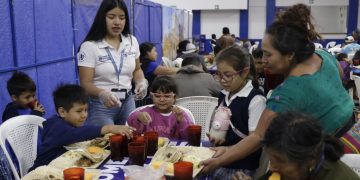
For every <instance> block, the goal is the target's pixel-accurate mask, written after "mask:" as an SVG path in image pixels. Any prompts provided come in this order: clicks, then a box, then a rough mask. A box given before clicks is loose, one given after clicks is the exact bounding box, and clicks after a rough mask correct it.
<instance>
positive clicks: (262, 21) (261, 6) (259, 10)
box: [248, 0, 266, 39]
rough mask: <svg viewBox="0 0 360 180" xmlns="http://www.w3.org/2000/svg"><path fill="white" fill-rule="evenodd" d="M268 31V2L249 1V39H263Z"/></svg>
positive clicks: (263, 0)
mask: <svg viewBox="0 0 360 180" xmlns="http://www.w3.org/2000/svg"><path fill="white" fill-rule="evenodd" d="M265 29H266V1H265V0H250V1H249V31H248V32H249V39H262V38H263V35H264V32H265Z"/></svg>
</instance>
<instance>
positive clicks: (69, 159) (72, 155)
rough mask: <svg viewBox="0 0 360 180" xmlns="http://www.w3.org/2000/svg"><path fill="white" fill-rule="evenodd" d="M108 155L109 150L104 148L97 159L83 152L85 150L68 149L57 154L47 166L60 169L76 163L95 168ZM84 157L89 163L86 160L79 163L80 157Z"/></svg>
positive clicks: (76, 164)
mask: <svg viewBox="0 0 360 180" xmlns="http://www.w3.org/2000/svg"><path fill="white" fill-rule="evenodd" d="M85 154H86V155H85ZM109 155H110V151H109V150H104V151H103V154H101V158H99V157H98V158H99V159H96V158H93V156H92V155H91V154H90V153H87V152H85V150H70V151H67V152H65V153H64V154H63V155H61V156H59V157H58V158H56V159H54V160H53V161H51V162H50V164H49V166H52V167H55V168H58V169H61V170H63V169H66V168H69V167H73V166H78V165H80V167H86V168H97V167H98V166H99V165H100V164H101V163H102V162H103V161H104V160H105V159H106V158H107V157H108V156H109ZM84 157H85V158H88V159H89V160H90V161H91V164H88V162H89V161H87V163H84V164H81V163H80V162H79V161H80V159H81V158H84ZM89 157H92V158H89ZM81 165H82V166H81ZM88 165H90V166H88Z"/></svg>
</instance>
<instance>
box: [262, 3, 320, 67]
mask: <svg viewBox="0 0 360 180" xmlns="http://www.w3.org/2000/svg"><path fill="white" fill-rule="evenodd" d="M311 19H312V16H311V14H310V9H309V8H308V7H306V6H305V5H304V4H297V5H294V6H292V7H290V8H289V9H287V10H286V11H284V12H283V13H279V14H278V16H277V19H276V20H275V22H274V23H272V24H271V25H270V26H269V27H268V28H267V30H266V33H267V34H269V35H270V42H271V44H272V46H273V47H274V48H275V49H276V50H278V51H279V52H280V54H282V55H288V54H292V53H294V61H295V63H296V64H298V63H301V62H303V61H304V60H306V59H308V58H309V57H311V56H312V55H313V53H314V51H315V45H314V44H313V41H314V40H317V39H321V36H320V35H319V34H318V33H317V32H316V31H315V28H314V25H313V23H312V21H311Z"/></svg>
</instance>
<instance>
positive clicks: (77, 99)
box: [29, 85, 135, 171]
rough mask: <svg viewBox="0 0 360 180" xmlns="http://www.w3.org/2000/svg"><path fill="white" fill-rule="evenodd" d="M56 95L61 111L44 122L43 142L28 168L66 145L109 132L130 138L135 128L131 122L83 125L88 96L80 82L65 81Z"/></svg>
mask: <svg viewBox="0 0 360 180" xmlns="http://www.w3.org/2000/svg"><path fill="white" fill-rule="evenodd" d="M53 96H54V103H55V109H56V111H57V113H58V114H56V115H54V116H52V117H51V118H49V119H47V120H46V121H45V122H44V123H43V126H44V128H43V130H42V132H41V142H42V144H41V145H40V148H39V150H38V154H37V157H36V160H35V163H34V165H33V167H32V168H30V170H29V171H31V170H33V169H35V168H36V167H39V166H42V165H47V164H49V163H50V162H51V161H52V160H54V159H55V158H57V157H58V156H60V155H62V154H63V153H65V152H66V149H65V148H64V146H66V145H69V144H72V143H76V142H81V141H86V140H90V139H94V138H97V137H100V136H101V135H104V134H107V133H114V134H122V135H126V136H127V137H128V138H130V137H131V136H132V131H133V130H135V129H134V128H132V127H130V126H121V125H105V126H92V125H85V126H84V123H85V121H86V118H87V116H88V112H87V109H88V105H87V101H88V96H87V95H86V93H85V90H84V89H83V88H82V87H80V86H78V85H62V86H60V87H58V88H57V89H56V90H55V92H54V93H53Z"/></svg>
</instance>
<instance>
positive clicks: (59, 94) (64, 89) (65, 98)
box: [53, 84, 89, 111]
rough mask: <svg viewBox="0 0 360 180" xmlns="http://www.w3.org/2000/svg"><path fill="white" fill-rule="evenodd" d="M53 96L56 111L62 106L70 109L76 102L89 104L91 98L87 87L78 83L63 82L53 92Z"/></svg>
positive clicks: (67, 109)
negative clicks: (86, 90) (86, 89)
mask: <svg viewBox="0 0 360 180" xmlns="http://www.w3.org/2000/svg"><path fill="white" fill-rule="evenodd" d="M53 97H54V104H55V109H56V111H58V110H59V108H60V107H62V108H64V109H65V110H66V111H69V110H70V109H71V108H72V107H73V105H74V103H79V104H87V102H88V99H89V97H88V95H87V94H86V92H85V89H84V88H83V87H81V86H79V85H76V84H61V85H60V86H58V87H57V88H56V90H55V91H54V92H53Z"/></svg>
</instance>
